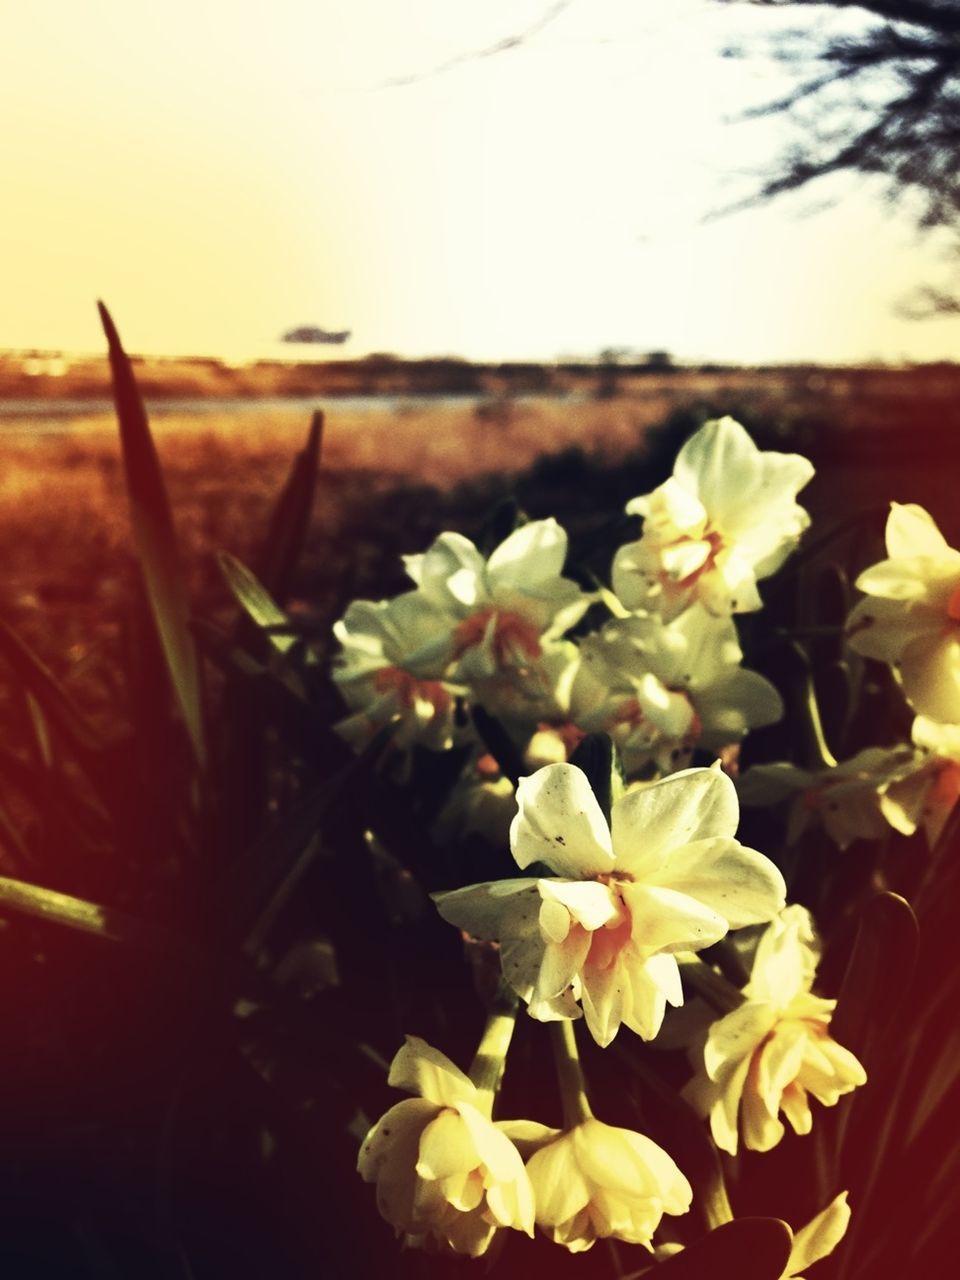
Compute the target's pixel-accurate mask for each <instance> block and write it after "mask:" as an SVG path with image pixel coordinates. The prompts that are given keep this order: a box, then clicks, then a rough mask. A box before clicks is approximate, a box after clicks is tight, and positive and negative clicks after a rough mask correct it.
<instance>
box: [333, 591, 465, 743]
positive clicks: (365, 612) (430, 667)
mask: <svg viewBox="0 0 960 1280" xmlns="http://www.w3.org/2000/svg"><path fill="white" fill-rule="evenodd" d="M445 622H446V620H445V618H444V616H443V615H442V614H441V612H440V611H439V610H438V609H437V608H436V606H434V605H432V604H431V603H430V602H429V601H427V600H425V599H424V598H423V597H422V596H421V595H420V594H419V593H418V592H416V591H408V592H406V593H405V594H403V595H400V596H397V597H396V598H395V599H394V600H382V601H380V602H379V603H375V602H374V601H372V600H355V601H354V602H353V603H352V604H351V605H350V606H349V608H348V609H347V612H346V613H345V614H344V616H343V617H342V618H341V619H340V621H339V622H337V623H335V624H334V628H333V632H334V635H335V636H336V638H337V639H338V640H339V641H340V644H341V645H342V646H343V648H342V652H341V653H340V654H339V655H338V656H337V660H336V662H335V664H334V668H333V680H334V682H335V684H336V685H337V687H338V689H339V690H340V692H341V694H342V695H343V697H344V699H345V701H346V703H347V705H348V706H349V707H350V708H351V709H352V710H353V712H354V714H353V715H351V716H348V717H347V718H346V719H345V720H341V721H340V723H339V724H337V725H336V726H335V727H336V730H337V732H338V733H339V734H340V735H341V737H343V738H345V739H346V740H347V741H348V742H349V743H350V744H351V745H352V746H354V747H356V748H357V749H359V748H361V747H362V746H364V745H365V744H366V742H368V741H369V739H370V738H371V737H372V736H373V735H374V734H375V733H376V732H377V730H378V729H381V728H383V726H384V725H386V724H389V723H390V722H391V721H394V720H396V721H398V728H397V731H396V733H395V735H394V739H393V741H394V744H395V745H396V746H398V747H409V746H412V745H413V743H415V742H419V743H422V744H423V745H424V746H426V747H430V748H432V749H433V750H435V751H443V750H445V749H446V748H448V747H449V746H451V745H452V743H453V737H454V723H453V713H454V707H455V693H456V690H455V689H454V688H452V687H451V686H450V685H449V684H448V683H447V682H446V681H445V680H444V679H443V678H442V677H443V674H444V671H445V669H446V667H447V665H448V663H449V659H450V652H449V647H448V646H447V645H446V643H445V630H446V626H445ZM438 638H439V639H438Z"/></svg>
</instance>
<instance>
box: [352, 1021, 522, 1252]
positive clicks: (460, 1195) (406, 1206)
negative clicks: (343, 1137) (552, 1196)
mask: <svg viewBox="0 0 960 1280" xmlns="http://www.w3.org/2000/svg"><path fill="white" fill-rule="evenodd" d="M388 1079H389V1083H390V1084H391V1085H393V1086H394V1087H395V1088H397V1089H405V1090H407V1091H408V1092H409V1093H413V1094H417V1095H419V1096H417V1097H415V1098H408V1099H406V1100H405V1101H403V1102H398V1103H397V1104H396V1105H395V1106H393V1107H391V1108H390V1110H389V1111H387V1112H386V1114H385V1115H384V1116H382V1117H381V1119H380V1120H378V1121H377V1123H376V1124H375V1125H374V1126H373V1128H372V1129H371V1130H370V1132H369V1133H368V1134H367V1136H366V1138H364V1140H363V1143H362V1145H361V1148H360V1156H359V1159H358V1161H357V1169H358V1171H359V1173H360V1175H361V1177H362V1178H363V1180H364V1181H365V1182H375V1183H376V1184H377V1208H378V1209H379V1210H380V1213H381V1214H382V1215H383V1217H384V1218H386V1220H387V1221H388V1222H389V1223H390V1224H391V1225H392V1226H393V1227H395V1228H396V1230H397V1233H398V1234H402V1235H405V1236H406V1237H407V1238H408V1241H409V1242H410V1243H421V1242H425V1240H427V1239H429V1240H432V1241H434V1242H437V1243H439V1244H441V1245H447V1246H449V1247H450V1248H451V1249H453V1250H454V1251H455V1252H456V1253H465V1254H469V1255H470V1256H471V1257H479V1255H480V1254H482V1253H484V1252H485V1251H486V1249H487V1247H488V1246H489V1244H490V1241H491V1240H492V1239H493V1236H494V1234H495V1232H496V1231H497V1229H498V1228H499V1227H515V1228H517V1229H518V1230H520V1231H525V1232H526V1233H527V1235H530V1236H532V1235H533V1192H532V1190H531V1187H530V1180H529V1178H528V1176H527V1173H526V1170H525V1169H524V1167H523V1160H522V1158H521V1156H520V1153H519V1151H518V1150H517V1148H516V1147H515V1146H514V1145H513V1143H512V1142H511V1141H510V1139H509V1138H508V1137H506V1136H505V1134H504V1133H502V1132H501V1130H500V1129H499V1128H497V1126H496V1125H495V1124H493V1122H492V1121H491V1119H490V1105H491V1098H492V1095H491V1094H489V1093H483V1092H481V1091H480V1090H478V1089H477V1088H476V1086H475V1085H474V1084H473V1082H472V1081H471V1080H470V1079H469V1077H468V1076H466V1075H464V1073H463V1072H462V1071H460V1070H459V1069H458V1068H457V1067H455V1066H454V1064H453V1063H452V1062H451V1061H450V1060H449V1058H446V1057H444V1055H443V1054H442V1053H438V1052H437V1050H436V1049H432V1048H431V1047H430V1045H428V1044H427V1043H426V1042H425V1041H423V1040H420V1039H418V1038H417V1037H416V1036H407V1041H406V1044H405V1045H404V1046H403V1048H402V1049H400V1051H399V1052H398V1053H397V1055H396V1057H395V1058H394V1060H393V1063H392V1064H391V1067H390V1075H389V1077H388Z"/></svg>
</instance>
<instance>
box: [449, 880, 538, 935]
mask: <svg viewBox="0 0 960 1280" xmlns="http://www.w3.org/2000/svg"><path fill="white" fill-rule="evenodd" d="M430 896H431V898H433V901H434V902H435V903H436V907H437V910H438V911H439V912H440V915H441V916H442V917H443V919H444V920H446V921H447V923H448V924H453V925H456V926H457V928H458V929H464V930H465V931H466V932H467V933H469V934H472V935H473V937H475V938H485V939H488V940H490V941H493V942H499V941H500V940H501V938H502V937H503V936H504V935H505V934H506V933H507V932H508V930H509V932H510V933H511V934H521V933H529V932H531V931H533V932H536V930H537V915H538V912H539V910H540V893H539V890H538V888H537V881H536V880H534V879H531V878H527V877H524V878H523V879H518V880H488V881H486V882H485V883H483V884H471V885H468V886H467V887H466V888H464V889H450V890H448V891H446V892H442V893H432V894H431V895H430Z"/></svg>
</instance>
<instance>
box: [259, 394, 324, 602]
mask: <svg viewBox="0 0 960 1280" xmlns="http://www.w3.org/2000/svg"><path fill="white" fill-rule="evenodd" d="M322 436H323V414H322V412H321V411H320V410H319V409H318V410H317V412H316V413H314V415H313V418H312V419H311V422H310V431H309V434H308V435H307V443H306V445H305V446H304V448H303V449H302V450H301V452H300V453H298V454H297V456H296V458H295V460H294V463H293V466H292V467H291V468H290V474H289V476H288V477H287V481H286V484H285V485H284V486H283V488H282V489H281V491H280V495H279V497H278V498H277V503H276V506H275V507H274V509H273V512H272V514H271V516H270V523H269V525H268V527H267V536H266V539H265V541H264V545H263V550H262V552H261V555H260V564H259V577H260V581H261V582H262V583H264V585H265V587H266V589H267V590H268V591H269V592H270V593H271V594H272V595H273V597H274V598H275V599H277V600H285V599H286V598H287V596H288V594H289V591H290V580H291V578H292V576H293V571H294V569H295V568H296V564H297V560H298V559H299V558H300V552H301V550H302V549H303V542H304V539H305V537H306V533H307V526H308V525H309V523H310V512H311V510H312V509H313V500H314V496H315V494H316V488H317V467H318V466H319V462H320V442H321V439H322Z"/></svg>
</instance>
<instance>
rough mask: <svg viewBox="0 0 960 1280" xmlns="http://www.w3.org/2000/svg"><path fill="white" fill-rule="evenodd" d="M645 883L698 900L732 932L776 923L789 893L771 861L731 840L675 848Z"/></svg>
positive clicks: (714, 840) (698, 841)
mask: <svg viewBox="0 0 960 1280" xmlns="http://www.w3.org/2000/svg"><path fill="white" fill-rule="evenodd" d="M731 785H732V784H731ZM645 880H646V883H648V884H657V885H662V886H664V887H665V888H670V889H673V890H675V891H676V892H677V893H682V894H686V895H687V897H689V898H694V899H696V901H697V902H698V903H700V904H701V905H702V906H704V907H708V908H710V909H711V910H712V911H715V912H716V913H717V915H719V916H722V917H723V919H724V920H726V921H727V923H728V924H729V926H730V928H731V929H742V928H743V927H744V926H745V925H748V924H763V923H765V922H766V921H767V920H771V919H772V918H773V917H774V916H775V915H776V914H777V912H778V911H779V910H780V909H781V908H782V907H783V905H784V902H785V900H786V892H787V887H786V885H785V884H784V880H783V876H782V875H781V874H780V872H779V871H778V870H777V867H776V866H775V865H774V863H772V862H771V861H770V859H769V858H767V857H765V856H764V854H762V853H758V852H757V850H756V849H748V848H747V846H746V845H742V844H740V843H739V841H737V840H728V839H713V840H697V841H695V842H694V843H693V844H688V845H685V846H684V847H683V848H679V849H675V850H674V851H673V854H672V856H671V857H670V859H669V860H668V861H666V862H664V864H663V865H662V866H661V868H660V869H659V870H657V871H656V872H655V873H654V874H651V875H648V876H646V877H645Z"/></svg>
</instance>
